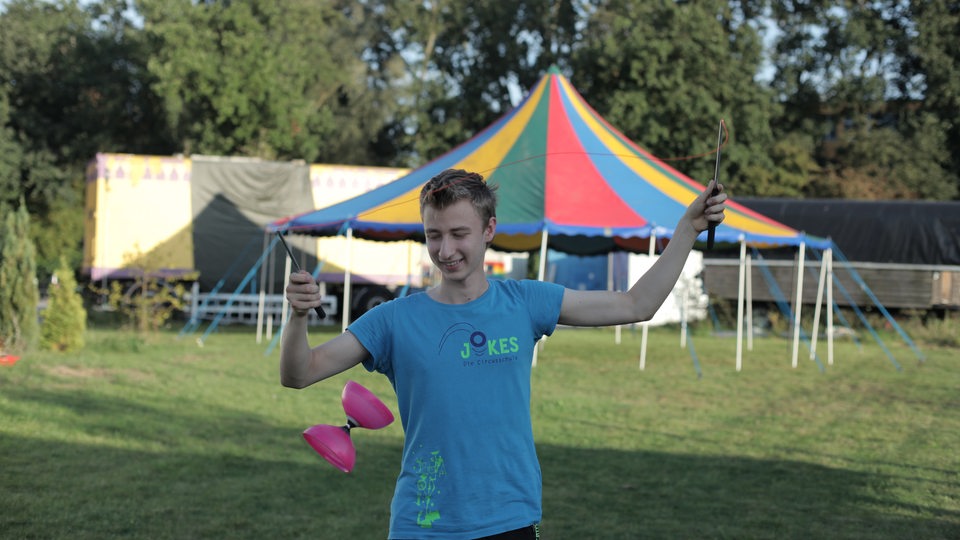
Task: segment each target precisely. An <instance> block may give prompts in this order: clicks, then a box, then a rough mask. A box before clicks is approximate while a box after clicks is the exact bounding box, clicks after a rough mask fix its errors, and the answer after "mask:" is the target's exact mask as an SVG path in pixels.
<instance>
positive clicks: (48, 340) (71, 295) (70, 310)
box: [40, 257, 87, 352]
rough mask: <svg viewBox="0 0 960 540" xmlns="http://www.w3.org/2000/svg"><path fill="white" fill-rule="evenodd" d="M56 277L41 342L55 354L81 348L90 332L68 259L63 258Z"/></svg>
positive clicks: (46, 311) (44, 317)
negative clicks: (85, 334)
mask: <svg viewBox="0 0 960 540" xmlns="http://www.w3.org/2000/svg"><path fill="white" fill-rule="evenodd" d="M53 277H54V279H53V280H52V283H51V285H50V289H49V292H48V296H49V298H50V301H49V303H48V304H47V308H46V309H45V310H43V324H42V325H41V327H40V343H41V345H42V346H43V347H44V348H45V349H50V350H55V351H64V352H66V351H75V350H79V349H82V348H83V343H84V333H85V332H86V329H87V313H86V311H84V309H83V298H81V296H80V293H79V292H78V291H77V280H76V278H75V277H74V276H73V270H72V269H71V268H70V265H69V264H67V259H66V257H61V258H60V266H59V267H58V268H57V271H56V273H55V274H54V275H53Z"/></svg>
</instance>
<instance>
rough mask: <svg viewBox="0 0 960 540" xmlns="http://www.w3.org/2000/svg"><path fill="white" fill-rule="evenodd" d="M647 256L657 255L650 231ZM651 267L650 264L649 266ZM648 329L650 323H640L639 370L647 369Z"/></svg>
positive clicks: (655, 244) (654, 238) (653, 235)
mask: <svg viewBox="0 0 960 540" xmlns="http://www.w3.org/2000/svg"><path fill="white" fill-rule="evenodd" d="M647 254H648V255H649V256H650V258H651V259H652V258H653V257H654V256H655V255H656V254H657V233H656V232H654V231H652V230H651V231H650V247H649V249H647ZM651 266H652V264H651ZM649 328H650V321H644V322H642V323H640V370H641V371H643V370H644V369H647V332H648V331H649Z"/></svg>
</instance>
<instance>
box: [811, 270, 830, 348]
mask: <svg viewBox="0 0 960 540" xmlns="http://www.w3.org/2000/svg"><path fill="white" fill-rule="evenodd" d="M826 279H827V257H826V255H824V257H823V258H822V259H820V279H819V280H817V301H816V304H814V307H813V328H811V329H810V333H811V335H810V359H811V360H813V359H814V358H816V355H817V335H818V334H819V333H820V305H821V304H822V303H823V289H824V287H825V286H826V283H825V281H826Z"/></svg>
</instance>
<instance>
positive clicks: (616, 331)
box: [607, 251, 622, 345]
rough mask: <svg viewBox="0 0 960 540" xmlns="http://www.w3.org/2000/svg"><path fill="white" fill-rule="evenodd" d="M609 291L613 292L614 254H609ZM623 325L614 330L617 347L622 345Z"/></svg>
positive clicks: (614, 340)
mask: <svg viewBox="0 0 960 540" xmlns="http://www.w3.org/2000/svg"><path fill="white" fill-rule="evenodd" d="M607 290H608V291H612V290H613V252H612V251H611V252H610V253H607ZM621 327H622V325H619V324H618V325H617V326H615V327H614V329H613V342H614V344H616V345H619V344H620V335H621Z"/></svg>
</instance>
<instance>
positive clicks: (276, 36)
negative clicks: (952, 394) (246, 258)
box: [0, 0, 960, 279]
mask: <svg viewBox="0 0 960 540" xmlns="http://www.w3.org/2000/svg"><path fill="white" fill-rule="evenodd" d="M958 41H960V2H957V1H946V0H929V1H928V0H876V1H872V2H862V1H854V0H845V1H833V0H831V1H827V0H781V1H773V0H700V1H696V2H693V1H681V0H673V1H671V0H664V1H657V2H649V1H645V0H513V1H510V2H503V1H499V0H470V1H466V0H420V1H413V0H412V1H408V2H395V1H392V0H328V1H314V0H229V1H228V0H219V1H217V0H130V1H127V0H87V1H83V2H80V1H78V0H56V1H53V0H47V1H44V0H7V1H5V2H3V3H0V208H2V209H3V212H4V213H5V214H7V213H9V212H12V211H13V210H14V209H16V208H18V207H19V206H20V205H23V206H25V207H26V209H27V211H28V213H29V216H30V220H31V226H30V236H31V239H32V241H33V243H34V244H35V246H36V261H37V263H36V264H37V271H38V274H39V275H40V277H41V279H43V278H45V277H49V276H50V275H51V274H53V272H54V270H55V269H56V267H57V265H58V261H59V258H60V257H61V255H65V256H66V257H67V258H68V260H69V263H70V264H71V265H72V267H73V268H78V267H79V265H80V257H81V248H82V246H81V243H82V230H83V200H82V199H83V185H84V178H85V174H84V170H85V167H86V165H87V163H88V162H89V161H90V160H91V159H92V158H93V157H94V155H95V154H96V153H97V152H122V153H134V154H153V155H171V154H186V155H191V154H207V155H227V156H256V157H261V158H265V159H275V160H304V161H306V162H307V163H343V164H363V165H379V166H395V167H416V166H418V165H421V164H423V163H425V162H427V161H429V160H430V159H432V158H434V157H436V156H438V155H439V154H441V153H443V152H446V151H447V150H449V149H450V148H452V147H453V146H455V145H458V144H460V143H462V142H463V141H465V140H466V139H468V138H469V137H471V136H472V135H474V134H475V133H477V132H478V131H479V130H480V129H483V128H484V127H486V126H487V125H489V124H490V123H491V122H493V121H494V120H496V119H497V118H498V117H500V116H501V115H503V114H504V113H506V112H507V111H508V110H509V109H510V108H511V107H513V106H514V105H515V104H516V103H517V102H518V101H519V99H520V98H521V97H522V95H523V94H524V93H525V92H526V91H527V90H528V89H530V88H531V87H532V86H533V85H534V84H535V83H536V82H537V81H538V80H539V79H540V77H542V76H543V74H544V73H545V72H546V71H547V69H548V68H549V67H550V66H557V67H558V68H559V69H560V70H561V72H562V73H564V74H565V75H567V76H568V77H569V79H570V81H571V83H572V84H573V85H574V86H575V87H576V88H577V90H578V91H579V92H580V93H581V94H583V96H584V97H585V99H586V100H587V101H588V103H590V104H591V106H592V107H593V108H594V109H595V110H596V111H597V112H598V113H599V114H601V115H602V116H604V117H605V118H606V119H607V120H608V122H609V123H610V124H611V125H613V126H614V127H616V128H617V129H619V130H620V131H622V132H623V133H624V134H625V135H627V136H628V137H629V138H630V139H632V140H633V141H635V142H637V143H638V144H639V145H640V146H642V147H644V148H646V149H647V150H649V151H650V152H651V153H653V154H654V155H657V156H661V157H665V158H666V157H676V156H689V155H696V154H700V153H703V152H708V151H710V150H711V149H712V147H713V145H714V144H715V140H716V129H717V128H716V126H717V122H718V119H720V118H723V119H725V121H726V123H727V126H728V128H729V137H730V140H729V143H728V146H727V150H726V151H725V153H724V159H723V163H722V171H721V173H720V175H721V178H722V179H723V180H724V181H725V183H726V185H727V186H728V187H729V188H730V190H731V192H732V193H733V194H734V195H735V196H736V195H751V196H776V197H828V198H835V197H844V198H859V199H891V198H907V199H935V200H949V199H955V198H957V197H958V195H960V152H957V151H956V149H958V148H960V119H958V117H960V112H958V111H960V58H958V56H960V49H958V47H957V46H956V43H957V42H958ZM673 164H674V165H675V166H676V167H677V168H678V169H680V170H681V171H682V172H684V173H685V174H687V175H689V176H691V177H693V178H697V179H700V180H702V181H704V182H705V181H706V180H707V179H709V178H710V177H711V176H712V175H713V161H712V159H701V160H689V161H677V162H674V163H673Z"/></svg>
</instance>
